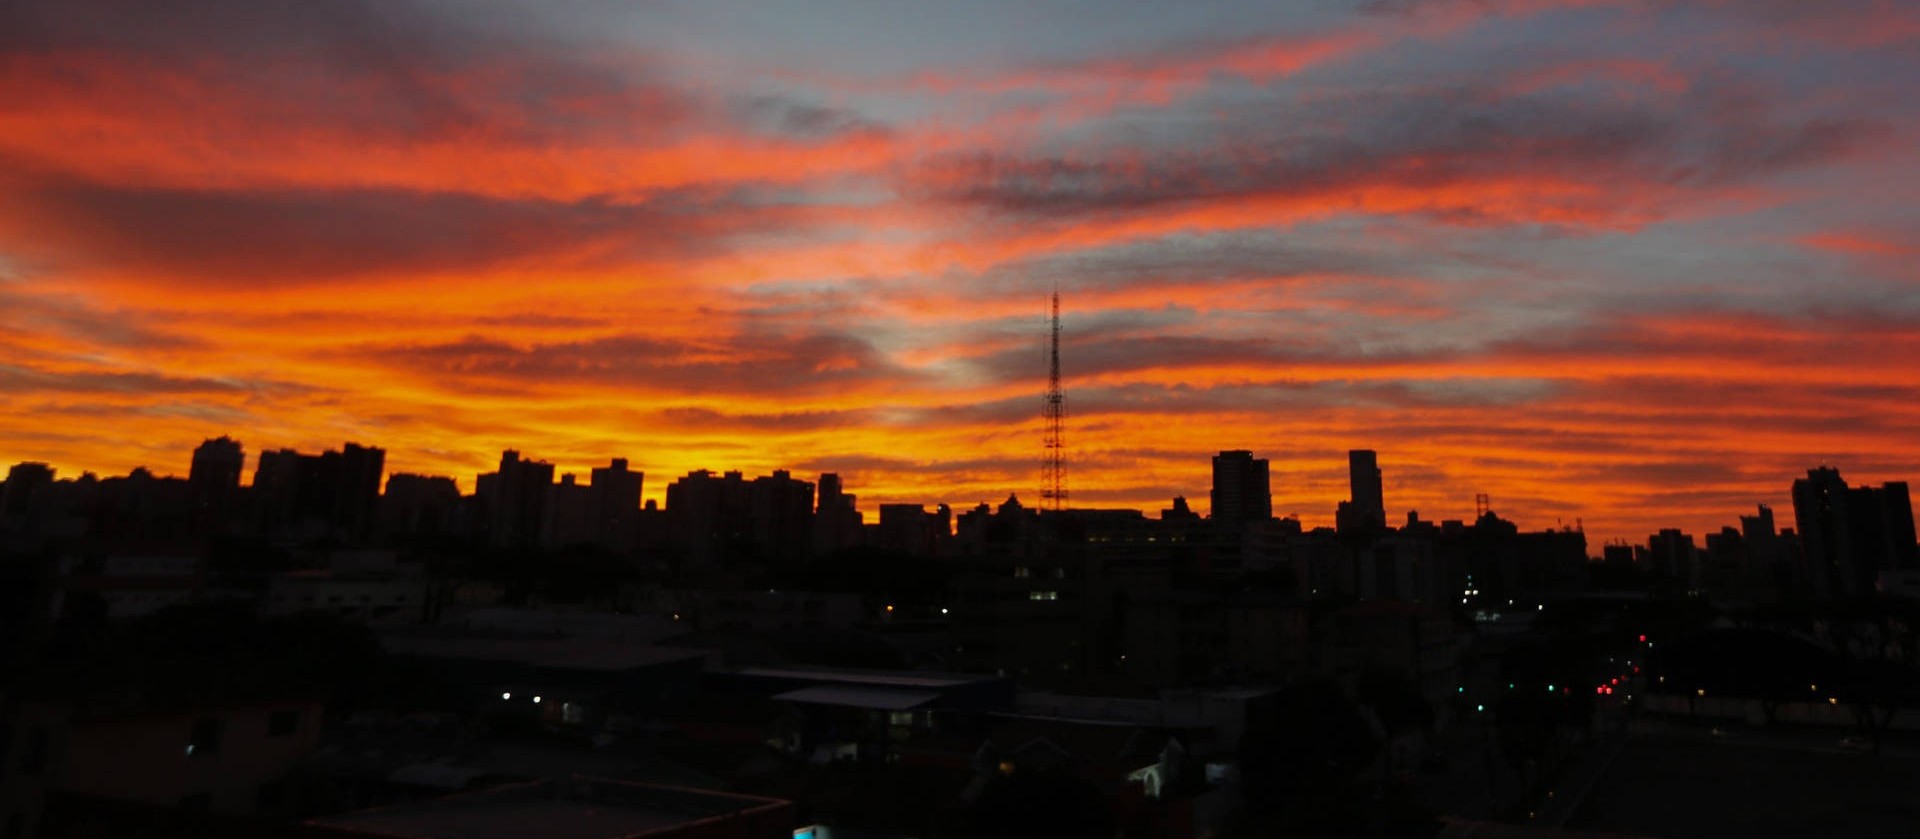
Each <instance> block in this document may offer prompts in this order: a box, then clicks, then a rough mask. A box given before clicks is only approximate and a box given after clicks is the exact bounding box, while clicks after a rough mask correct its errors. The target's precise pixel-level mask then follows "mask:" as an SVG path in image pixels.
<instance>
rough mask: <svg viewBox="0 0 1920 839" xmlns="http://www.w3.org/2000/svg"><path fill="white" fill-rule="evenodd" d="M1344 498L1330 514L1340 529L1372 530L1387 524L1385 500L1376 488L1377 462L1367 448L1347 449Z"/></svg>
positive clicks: (1347, 531)
mask: <svg viewBox="0 0 1920 839" xmlns="http://www.w3.org/2000/svg"><path fill="white" fill-rule="evenodd" d="M1347 482H1348V486H1349V495H1348V499H1349V500H1348V501H1347V502H1346V503H1344V504H1341V505H1340V509H1339V511H1338V512H1337V514H1336V515H1335V517H1334V523H1335V525H1336V526H1337V527H1338V528H1339V529H1340V531H1341V532H1342V533H1351V532H1374V531H1380V530H1385V529H1386V527H1387V508H1386V501H1385V499H1384V498H1383V497H1382V493H1381V490H1380V464H1379V462H1378V460H1377V459H1376V456H1375V455H1374V453H1373V451H1372V450H1370V449H1354V450H1352V451H1349V452H1347Z"/></svg>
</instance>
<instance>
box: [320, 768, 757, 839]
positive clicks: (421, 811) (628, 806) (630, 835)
mask: <svg viewBox="0 0 1920 839" xmlns="http://www.w3.org/2000/svg"><path fill="white" fill-rule="evenodd" d="M791 807H792V805H791V804H789V803H788V802H786V801H781V800H779V799H775V798H760V797H757V796H748V795H737V794H733V793H721V792H710V791H706V790H694V789H685V788H681V787H661V786H645V785H640V784H627V783H619V782H615V781H604V780H599V779H593V778H582V777H575V778H572V779H570V780H566V781H538V782H534V783H529V784H515V785H513V786H506V787H496V788H494V789H490V790H485V791H482V792H475V793H468V794H464V795H454V796H449V797H446V798H441V799H436V800H433V801H425V802H418V803H413V804H402V805H398V806H394V807H383V808H380V809H376V810H362V811H360V812H355V813H344V814H341V815H337V816H327V817H325V818H320V819H314V820H312V821H309V822H307V824H308V825H309V826H311V827H317V828H323V829H326V830H328V831H330V832H332V833H334V834H335V835H338V836H343V837H345V836H367V837H387V839H522V837H529V836H539V837H543V838H544V839H642V838H643V837H651V836H660V837H665V836H670V835H681V834H682V832H683V831H686V830H688V829H689V828H693V827H696V826H698V825H700V824H702V823H704V822H711V821H714V820H720V819H727V820H737V819H743V818H745V819H753V820H754V821H755V823H759V824H765V825H768V826H770V827H772V828H774V829H773V830H769V831H766V835H769V836H773V835H782V834H781V833H779V832H777V831H779V830H780V829H781V828H787V830H788V833H790V824H789V820H790V819H791V815H790V810H791ZM727 835H730V836H731V835H739V836H750V835H758V834H755V833H749V832H745V831H741V832H737V833H729V834H727Z"/></svg>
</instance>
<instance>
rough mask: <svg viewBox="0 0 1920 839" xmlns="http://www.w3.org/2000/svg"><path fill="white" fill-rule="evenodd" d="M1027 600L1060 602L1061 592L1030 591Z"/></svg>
mask: <svg viewBox="0 0 1920 839" xmlns="http://www.w3.org/2000/svg"><path fill="white" fill-rule="evenodd" d="M1027 599H1028V600H1059V599H1060V592H1057V591H1029V592H1027Z"/></svg>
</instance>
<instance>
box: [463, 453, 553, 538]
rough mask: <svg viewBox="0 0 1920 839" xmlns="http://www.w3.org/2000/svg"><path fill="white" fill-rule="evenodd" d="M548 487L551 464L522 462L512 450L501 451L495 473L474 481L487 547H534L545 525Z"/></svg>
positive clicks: (551, 477)
mask: <svg viewBox="0 0 1920 839" xmlns="http://www.w3.org/2000/svg"><path fill="white" fill-rule="evenodd" d="M551 486H553V464H551V463H548V462H546V461H543V460H522V459H521V458H520V453H519V452H518V451H515V450H513V449H508V450H506V451H504V452H501V453H500V468H499V471H495V472H489V473H487V474H484V475H481V476H480V477H479V478H478V479H476V480H475V487H474V495H475V496H476V500H477V501H478V502H479V504H480V509H481V510H483V511H485V515H486V530H487V544H490V545H492V546H494V547H496V548H532V547H537V546H538V545H539V544H540V537H541V532H542V529H543V527H544V526H545V524H546V511H547V495H548V491H547V489H548V487H551Z"/></svg>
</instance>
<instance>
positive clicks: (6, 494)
mask: <svg viewBox="0 0 1920 839" xmlns="http://www.w3.org/2000/svg"><path fill="white" fill-rule="evenodd" d="M52 483H53V467H51V466H48V465H47V464H45V463H16V464H14V465H13V467H12V468H10V469H8V470H7V482H6V484H5V487H4V488H0V515H4V516H9V517H11V516H22V517H24V516H26V515H27V514H28V513H30V512H32V509H33V506H32V505H33V499H34V495H35V494H36V493H39V492H40V491H41V489H42V488H43V487H47V486H50V485H52Z"/></svg>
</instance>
